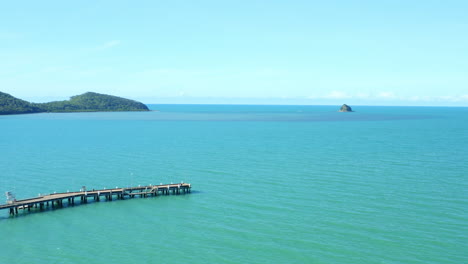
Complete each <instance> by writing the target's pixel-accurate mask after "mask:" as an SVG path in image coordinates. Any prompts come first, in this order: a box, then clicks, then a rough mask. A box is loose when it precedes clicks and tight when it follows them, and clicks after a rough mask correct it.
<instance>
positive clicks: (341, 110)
mask: <svg viewBox="0 0 468 264" xmlns="http://www.w3.org/2000/svg"><path fill="white" fill-rule="evenodd" d="M339 112H354V111H353V109H351V106H349V105H347V104H343V105H342V106H341V108H340V111H339Z"/></svg>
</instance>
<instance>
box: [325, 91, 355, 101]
mask: <svg viewBox="0 0 468 264" xmlns="http://www.w3.org/2000/svg"><path fill="white" fill-rule="evenodd" d="M350 97H351V96H350V95H348V94H347V93H345V92H340V91H332V92H331V93H329V94H327V95H325V96H324V98H332V99H344V98H350Z"/></svg>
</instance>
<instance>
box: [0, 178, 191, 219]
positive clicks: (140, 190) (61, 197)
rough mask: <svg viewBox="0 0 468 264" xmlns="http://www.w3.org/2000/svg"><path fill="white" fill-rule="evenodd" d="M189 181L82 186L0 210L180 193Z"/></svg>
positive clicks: (188, 187)
mask: <svg viewBox="0 0 468 264" xmlns="http://www.w3.org/2000/svg"><path fill="white" fill-rule="evenodd" d="M191 188H192V187H191V185H190V183H175V184H174V183H171V184H162V185H148V186H138V187H127V188H115V189H103V190H94V189H93V190H89V191H87V190H86V188H83V189H82V190H80V191H79V192H66V193H53V194H47V195H43V196H38V197H35V198H28V199H24V200H12V201H7V204H2V205H0V210H3V209H10V215H15V214H18V211H19V210H23V211H25V210H28V211H31V208H39V209H40V210H43V209H44V208H45V207H48V206H51V207H52V208H55V207H63V202H64V201H66V202H67V203H68V205H75V199H78V198H79V199H80V202H81V203H87V202H88V199H89V198H91V199H93V200H94V201H100V200H101V199H104V200H106V201H112V200H113V199H114V198H115V199H120V200H123V199H125V197H129V198H134V197H148V196H158V195H169V194H171V193H172V194H181V193H190V192H191Z"/></svg>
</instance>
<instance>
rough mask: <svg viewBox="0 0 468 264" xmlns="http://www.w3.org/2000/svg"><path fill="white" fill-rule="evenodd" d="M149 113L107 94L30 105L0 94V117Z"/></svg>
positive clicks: (91, 94)
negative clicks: (45, 114)
mask: <svg viewBox="0 0 468 264" xmlns="http://www.w3.org/2000/svg"><path fill="white" fill-rule="evenodd" d="M113 111H149V109H148V107H147V106H146V105H145V104H143V103H140V102H137V101H134V100H130V99H125V98H122V97H117V96H113V95H107V94H99V93H94V92H87V93H84V94H81V95H76V96H72V97H71V98H70V100H65V101H54V102H49V103H30V102H27V101H24V100H21V99H18V98H16V97H14V96H12V95H10V94H7V93H3V92H0V115H12V114H29V113H44V112H54V113H64V112H113Z"/></svg>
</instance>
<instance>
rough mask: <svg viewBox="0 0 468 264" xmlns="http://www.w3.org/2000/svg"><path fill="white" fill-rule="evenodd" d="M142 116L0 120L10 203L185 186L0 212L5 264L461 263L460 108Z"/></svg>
mask: <svg viewBox="0 0 468 264" xmlns="http://www.w3.org/2000/svg"><path fill="white" fill-rule="evenodd" d="M150 108H151V109H153V110H155V111H151V112H109V113H51V114H48V113H42V114H29V115H11V116H0V153H1V154H0V155H1V156H0V169H1V172H0V189H1V190H0V191H3V192H4V191H12V192H14V194H15V195H16V198H17V199H24V198H29V197H36V196H38V195H39V194H47V193H53V192H65V191H77V190H79V189H80V188H81V187H82V186H86V187H87V188H88V189H92V188H95V189H98V188H113V187H117V186H118V187H126V186H137V185H148V184H160V183H171V182H174V183H175V182H182V181H183V182H188V183H191V184H192V193H190V194H186V195H170V196H158V197H151V198H142V199H127V200H125V201H121V200H119V201H116V200H114V201H111V202H104V201H101V202H90V203H88V204H83V205H77V206H74V207H67V206H65V207H64V208H61V209H54V210H52V209H48V210H46V211H44V212H31V213H27V212H25V213H23V212H21V211H20V214H19V215H18V216H9V214H8V210H3V211H0V237H1V239H0V262H1V263H28V264H29V263H44V264H50V263H108V262H117V263H157V262H163V263H192V264H196V263H392V264H393V263H405V264H408V263H468V250H467V249H466V245H468V108H463V107H383V106H353V110H355V111H356V112H353V113H339V112H337V110H338V109H339V106H252V105H150ZM0 203H1V204H3V203H5V200H4V199H3V198H2V200H1V202H0Z"/></svg>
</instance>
